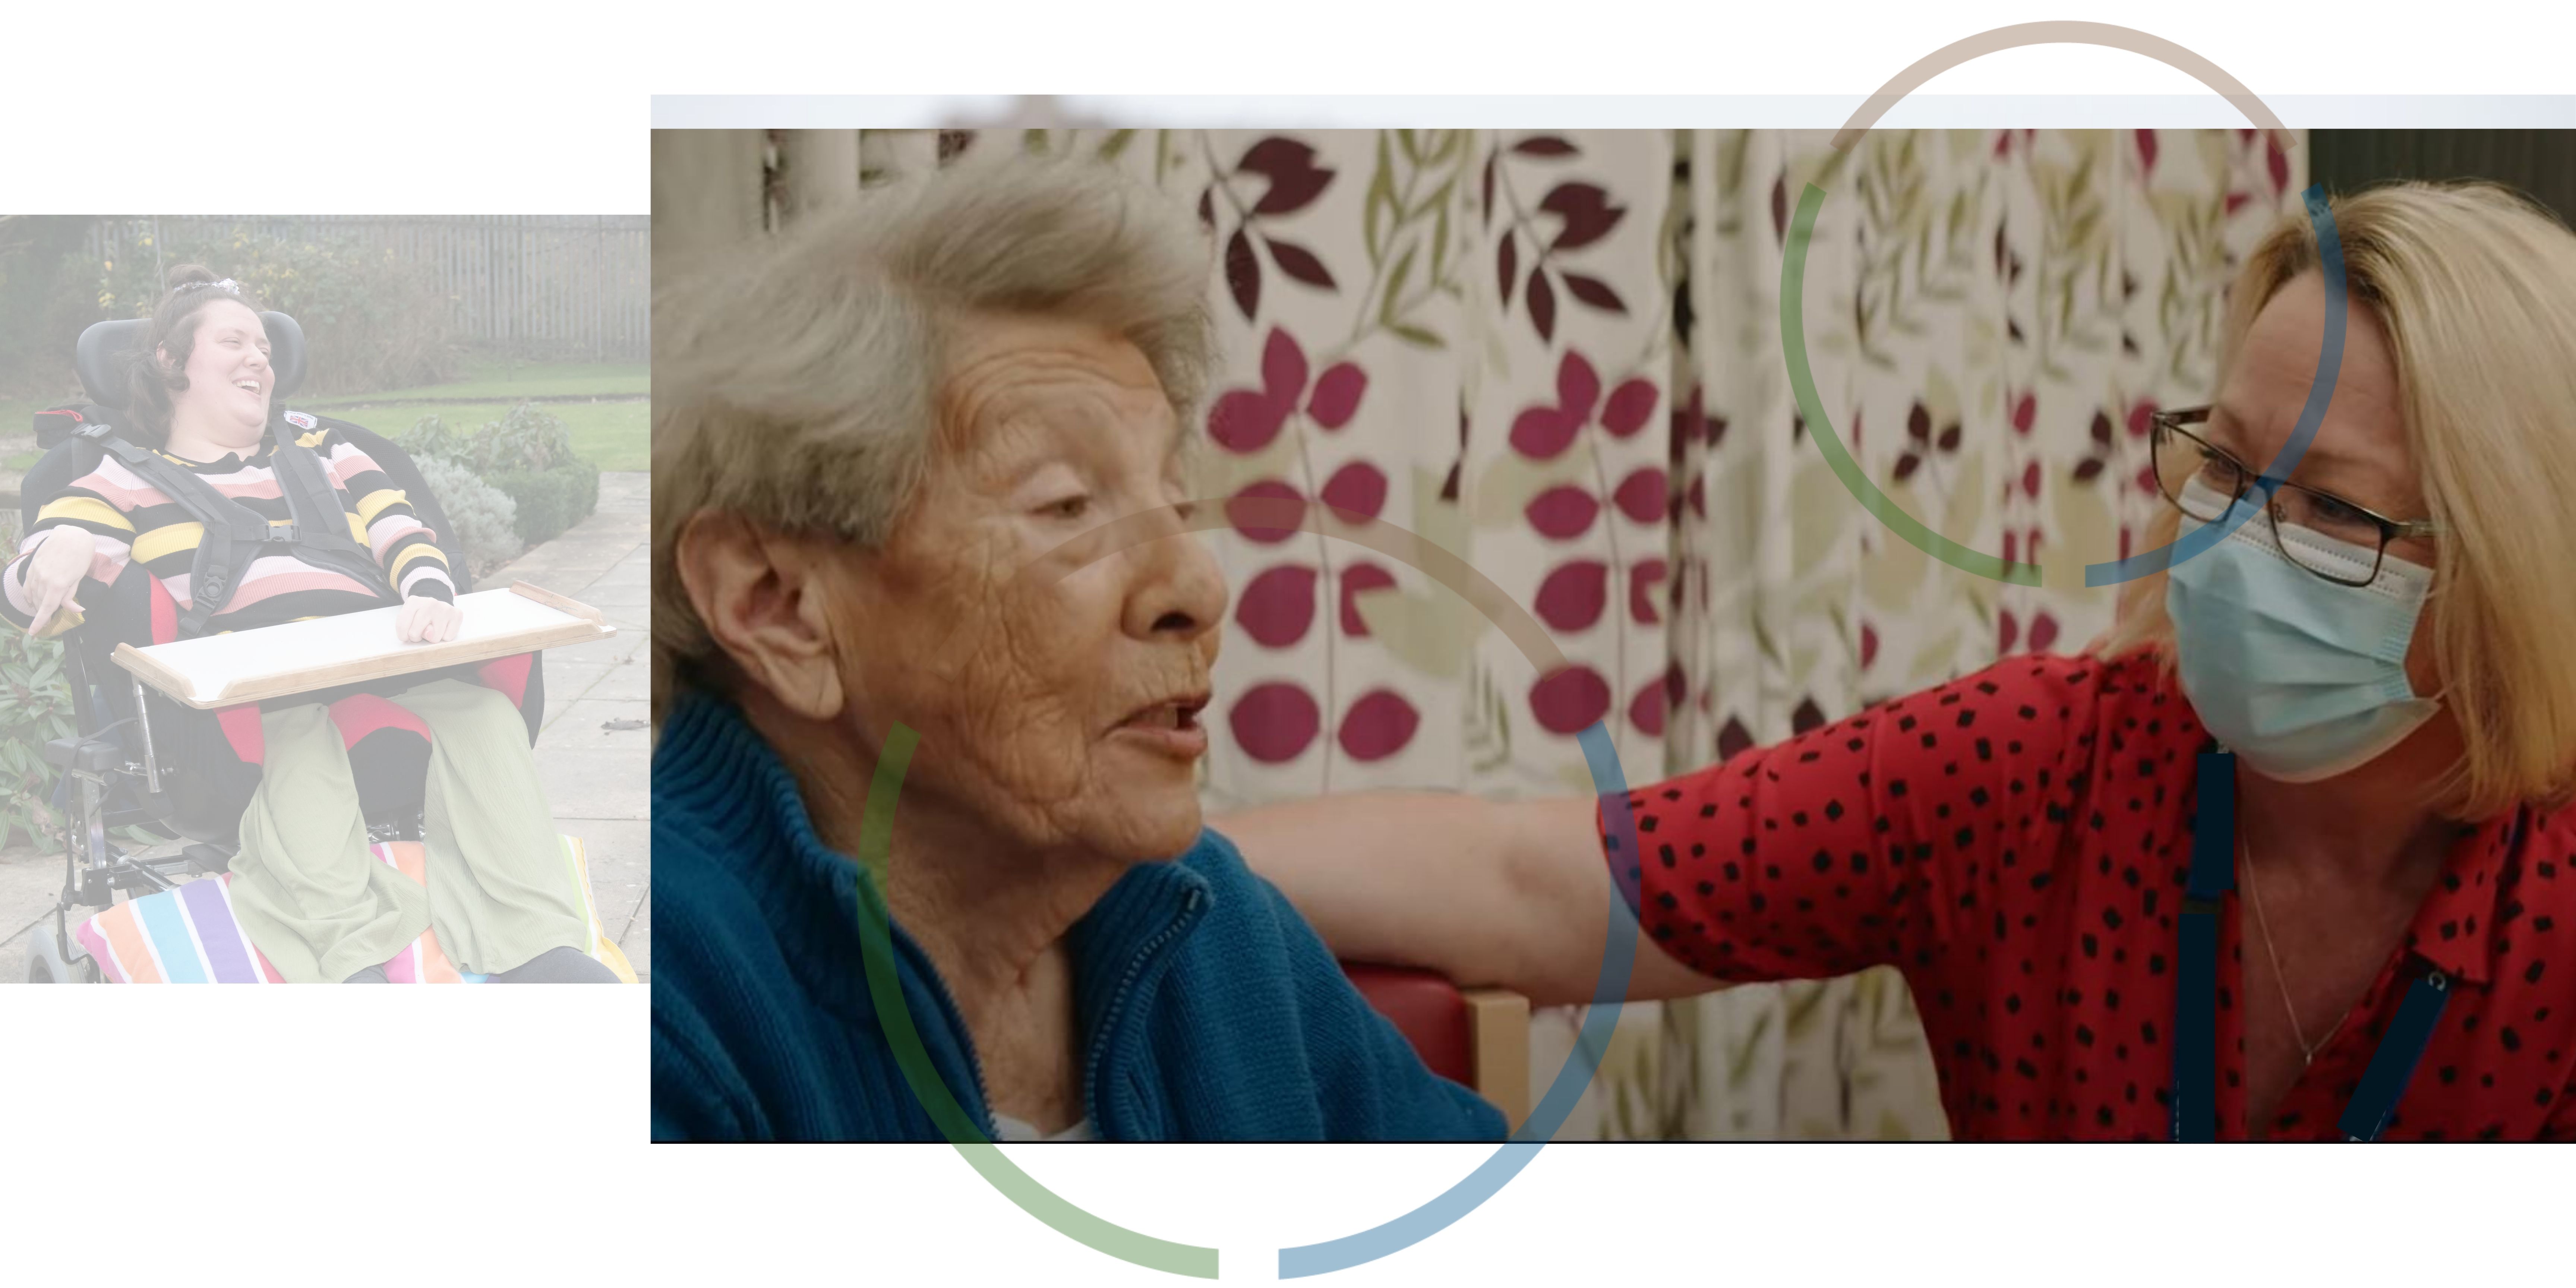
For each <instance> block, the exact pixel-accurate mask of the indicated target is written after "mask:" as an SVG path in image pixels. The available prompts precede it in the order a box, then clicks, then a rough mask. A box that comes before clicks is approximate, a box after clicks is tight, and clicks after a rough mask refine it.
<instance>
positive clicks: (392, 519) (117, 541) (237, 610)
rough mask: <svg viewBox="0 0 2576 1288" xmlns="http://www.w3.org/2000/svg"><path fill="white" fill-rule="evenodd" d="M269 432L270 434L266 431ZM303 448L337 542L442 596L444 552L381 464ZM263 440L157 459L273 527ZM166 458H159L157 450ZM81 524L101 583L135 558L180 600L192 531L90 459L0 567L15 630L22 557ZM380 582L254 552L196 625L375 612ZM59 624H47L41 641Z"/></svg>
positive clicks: (23, 621) (147, 488)
mask: <svg viewBox="0 0 2576 1288" xmlns="http://www.w3.org/2000/svg"><path fill="white" fill-rule="evenodd" d="M272 432H274V431H272ZM296 441H297V442H300V443H302V444H303V445H304V446H306V447H309V448H311V449H313V451H314V453H315V454H316V455H318V456H320V457H321V458H322V460H323V463H324V465H325V467H326V468H327V469H328V471H329V473H330V475H331V480H332V484H333V486H334V487H335V488H336V489H337V490H338V492H339V494H340V500H341V504H342V506H343V507H344V508H345V509H346V510H347V512H348V516H349V535H350V537H351V538H352V539H353V540H355V541H357V542H358V543H359V544H361V545H364V546H366V547H367V548H368V549H369V550H371V551H373V552H374V553H375V557H376V562H377V564H378V565H379V566H381V567H382V568H383V569H384V570H385V573H386V576H387V578H388V580H389V581H390V582H391V584H393V585H395V586H398V587H400V588H401V591H402V593H403V595H404V597H406V598H409V597H411V596H416V595H425V596H428V597H429V598H432V599H444V600H449V601H453V600H454V599H455V598H456V585H455V583H454V582H453V581H452V580H450V579H449V577H448V575H447V556H446V555H445V554H444V553H442V552H441V551H440V550H439V548H438V546H437V544H436V538H435V537H434V535H433V534H432V533H431V532H430V530H429V528H428V527H427V526H426V525H424V524H422V523H421V521H420V519H419V517H418V516H417V515H415V514H414V513H413V511H412V507H411V505H410V502H409V499H408V498H407V497H406V496H405V495H404V493H403V491H402V489H400V488H398V487H396V486H394V481H393V479H392V478H391V477H390V476H388V475H387V474H386V473H385V471H384V469H383V467H381V466H379V465H377V464H376V462H375V461H374V460H372V459H370V458H369V457H368V456H367V454H366V453H365V452H364V451H361V450H360V449H359V448H358V447H357V445H356V444H354V443H351V442H349V441H348V440H347V439H345V438H343V437H341V435H340V433H339V431H337V430H335V429H332V428H330V427H328V426H327V425H326V426H324V427H323V428H320V429H316V430H313V431H311V432H309V433H306V434H304V435H303V436H302V437H301V438H298V439H297V440H296ZM273 444H274V440H272V439H263V440H262V441H261V443H260V446H259V449H258V450H257V451H254V452H252V453H251V454H250V456H249V457H248V458H247V459H245V458H243V457H242V456H240V455H239V454H237V453H227V454H226V455H225V456H224V457H223V459H221V460H217V461H213V462H210V463H200V462H197V461H188V460H181V459H180V458H178V457H176V456H170V457H169V459H171V460H173V461H177V462H178V463H179V464H180V465H181V466H183V467H185V468H187V469H189V470H192V471H194V472H195V473H196V474H197V475H198V476H199V477H201V478H203V479H205V480H206V482H208V483H210V484H213V485H214V488H215V490H216V491H218V492H221V493H223V494H224V495H226V496H228V497H231V498H232V499H233V500H235V501H238V502H240V503H241V504H243V505H245V506H247V507H249V508H250V509H252V510H254V511H256V512H258V513H259V514H260V516H261V517H263V518H268V519H275V520H284V519H287V518H289V517H291V516H290V515H289V514H288V511H287V504H286V498H285V494H284V492H283V491H282V490H281V489H280V487H279V485H278V479H277V470H276V467H275V466H274V465H273V464H272V463H271V460H270V457H271V455H272V454H273V453H274V451H275V447H274V445H273ZM163 455H165V456H168V453H166V452H165V453H163ZM66 527H77V528H82V529H86V530H87V531H88V532H89V533H90V534H91V535H92V536H93V537H95V538H96V539H97V553H96V554H95V555H93V556H92V558H91V561H90V568H89V575H90V577H91V579H92V580H95V581H97V582H99V583H100V584H102V585H106V584H111V583H113V582H114V581H115V580H116V578H117V577H118V576H119V575H120V574H122V573H123V572H124V571H125V565H126V563H127V562H128V561H129V560H135V559H140V560H142V561H143V566H144V567H145V568H146V569H148V570H149V571H150V572H151V573H152V575H153V576H155V577H157V578H159V579H160V580H161V582H162V584H163V585H165V586H167V587H168V588H169V591H170V596H171V598H173V599H175V600H177V601H179V602H180V603H181V604H183V605H189V604H191V601H190V599H189V577H190V574H191V573H192V572H193V570H194V568H195V566H196V558H197V544H198V542H199V540H201V539H202V538H203V536H204V533H205V529H204V525H202V524H199V523H198V522H197V521H196V520H194V519H192V518H190V517H189V516H188V512H187V511H186V510H185V509H183V508H182V507H181V506H180V505H179V504H178V503H177V502H176V501H173V500H171V499H170V498H169V497H168V496H165V495H163V494H162V492H161V490H160V489H158V488H155V487H153V486H152V485H151V484H149V483H147V482H145V481H144V480H143V478H142V477H141V476H140V475H137V474H136V473H135V472H134V471H133V470H131V469H129V468H128V467H127V466H126V464H125V463H124V462H123V461H120V460H118V459H116V457H114V456H112V455H105V454H102V455H101V456H100V457H99V462H98V465H97V467H96V468H94V469H92V470H91V471H90V472H89V473H87V474H84V475H82V476H81V477H79V478H77V479H75V480H73V481H72V484H71V486H70V487H69V488H66V489H65V490H64V491H63V492H62V493H61V494H60V495H58V496H56V497H54V498H53V499H51V500H49V501H47V502H45V505H44V508H43V509H42V510H39V511H38V512H37V514H36V522H35V524H34V525H33V526H32V527H31V528H30V529H29V531H28V533H27V539H26V540H25V542H23V543H22V544H21V545H20V546H19V548H18V556H17V558H16V559H14V560H12V561H11V562H10V565H9V567H8V569H7V570H6V571H5V572H0V590H5V592H6V594H5V596H0V598H4V599H5V603H0V613H4V614H5V615H6V616H7V617H8V619H9V620H10V621H11V622H12V623H14V624H16V625H17V626H18V627H20V628H21V629H24V628H25V627H26V625H27V623H28V622H29V621H31V620H32V619H33V617H34V607H35V604H34V597H33V596H32V595H31V594H30V593H29V592H28V590H27V584H26V582H27V561H28V558H29V557H30V556H32V555H33V554H34V553H35V552H36V551H38V550H40V549H43V548H44V544H45V541H46V539H47V538H49V537H50V536H52V535H53V533H54V532H55V531H57V530H59V529H62V528H66ZM383 602H384V601H383V598H382V590H381V587H377V588H369V587H366V586H362V585H360V584H359V583H358V582H357V581H356V580H355V579H353V578H351V577H350V576H349V575H348V574H346V573H343V572H339V571H336V570H333V569H327V568H323V567H320V566H318V565H315V564H311V563H307V562H305V561H304V560H303V559H301V558H297V557H295V556H293V555H286V554H277V555H263V556H261V557H259V558H257V559H254V560H252V561H251V564H250V567H249V569H248V570H247V571H246V572H245V573H244V574H243V576H242V580H241V586H240V589H238V590H236V591H234V592H233V597H232V600H231V602H229V603H227V604H226V605H225V606H224V611H223V612H221V613H219V614H217V615H216V616H215V617H214V618H213V619H211V620H210V621H208V622H207V624H206V630H207V632H208V633H209V634H213V633H217V632H222V631H239V630H249V629H251V628H253V627H259V626H275V625H277V624H279V623H281V622H291V621H300V620H303V619H305V618H310V617H329V616H333V615H336V614H339V613H349V612H358V611H361V610H364V609H369V608H377V607H381V606H382V605H383ZM65 629H69V625H68V623H67V622H66V621H65V619H63V618H60V617H57V618H56V621H55V624H54V625H52V626H49V627H48V628H47V629H46V632H45V633H46V634H47V635H53V634H57V633H59V632H60V631H62V630H65Z"/></svg>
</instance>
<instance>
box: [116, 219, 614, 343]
mask: <svg viewBox="0 0 2576 1288" xmlns="http://www.w3.org/2000/svg"><path fill="white" fill-rule="evenodd" d="M156 225H157V226H158V227H159V229H160V230H161V236H157V237H152V244H153V245H154V246H159V245H163V244H166V243H167V242H168V241H169V240H171V239H174V238H175V239H181V240H199V239H204V238H211V237H215V236H219V235H223V234H227V233H230V232H232V231H233V230H236V229H239V230H245V231H248V232H250V233H252V234H254V235H258V236H273V237H280V238H285V239H289V240H321V239H343V238H345V239H348V240H350V241H354V242H355V243H357V244H358V245H359V246H360V247H363V248H365V249H370V250H373V249H379V248H390V249H391V250H392V251H393V252H394V254H395V255H397V256H399V257H400V258H402V259H403V260H405V261H408V262H411V263H415V264H418V265H420V266H421V267H422V268H424V269H425V270H427V272H428V273H429V276H430V282H431V284H432V285H433V286H434V287H436V288H437V290H438V292H439V293H440V294H442V295H444V296H446V297H447V298H448V300H449V304H450V307H451V308H453V309H454V310H455V314H454V317H453V323H454V326H455V328H456V335H457V338H458V339H460V340H465V341H468V342H471V343H474V344H477V345H481V346H485V347H489V348H494V349H498V350H501V351H503V352H507V353H513V354H519V355H522V356H527V357H552V358H589V359H592V360H596V361H626V362H644V361H648V360H649V358H650V355H651V338H650V329H649V321H648V320H649V318H650V316H651V307H652V305H651V290H652V286H651V283H652V221H651V220H650V219H648V218H646V217H645V216H642V215H452V216H437V215H427V216H383V215H314V216H304V217H298V218H277V217H269V216H232V215H184V216H170V215H162V216H153V217H148V218H103V219H100V220H99V221H98V222H97V224H96V225H94V226H93V227H92V228H91V230H90V246H89V248H90V250H91V252H92V254H93V258H95V259H98V260H102V261H104V260H112V259H115V258H118V257H119V256H121V255H123V254H125V253H127V252H129V251H133V252H134V253H138V254H139V253H142V252H141V251H137V250H135V249H134V248H136V247H139V246H141V245H142V239H143V238H145V237H147V236H151V234H152V232H153V229H154V228H155V226H156Z"/></svg>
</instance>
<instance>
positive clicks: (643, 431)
mask: <svg viewBox="0 0 2576 1288" xmlns="http://www.w3.org/2000/svg"><path fill="white" fill-rule="evenodd" d="M299 405H300V404H299ZM513 405H514V404H511V403H506V402H492V403H466V404H463V405H459V404H456V403H389V402H370V403H366V404H364V405H361V406H351V407H327V408H326V407H316V408H315V409H314V410H315V411H317V412H319V413H320V414H322V415H325V416H330V417H333V418H334V419H338V420H346V421H354V422H356V423H358V424H360V425H364V426H366V427H367V428H369V429H372V430H374V431H376V432H377V433H379V434H382V435H384V436H385V437H387V438H401V437H402V436H403V435H404V434H405V433H406V432H408V431H409V430H410V429H411V427H412V426H413V425H415V424H418V423H419V422H420V418H421V417H423V416H436V417H438V418H439V419H441V420H444V421H446V422H447V424H448V427H449V428H450V429H457V430H463V431H466V432H468V433H470V432H472V431H474V430H476V429H479V428H481V427H482V426H483V423H484V422H485V421H493V420H499V419H501V418H502V417H503V416H506V415H508V414H509V413H510V408H511V407H512V406H513ZM538 406H539V407H540V409H542V410H543V411H545V412H546V413H547V414H548V415H551V416H554V417H556V418H558V419H560V420H562V421H563V423H564V428H566V429H568V430H570V431H572V450H573V451H574V452H575V453H576V454H578V455H579V456H580V457H581V458H582V459H583V460H586V461H589V462H591V463H592V464H594V465H597V466H598V467H599V468H601V469H603V470H642V469H650V468H651V467H652V466H651V461H652V455H653V451H652V435H653V405H652V404H651V403H646V402H636V401H621V402H557V403H540V404H538Z"/></svg>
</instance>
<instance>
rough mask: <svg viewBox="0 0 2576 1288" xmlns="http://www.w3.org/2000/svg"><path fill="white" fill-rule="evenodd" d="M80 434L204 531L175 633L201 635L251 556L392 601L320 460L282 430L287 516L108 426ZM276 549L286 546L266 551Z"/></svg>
mask: <svg viewBox="0 0 2576 1288" xmlns="http://www.w3.org/2000/svg"><path fill="white" fill-rule="evenodd" d="M80 432H81V434H82V436H83V437H86V438H91V439H94V440H96V441H97V442H98V444H99V445H100V446H101V447H103V448H105V449H106V450H107V451H109V452H111V453H113V454H114V455H115V456H116V458H117V459H118V460H120V461H123V462H125V464H126V467H127V468H129V469H131V470H133V471H134V472H135V473H136V474H139V475H141V476H142V477H143V478H144V479H145V480H146V481H147V482H149V483H151V484H152V486H154V487H156V488H159V489H160V490H161V492H162V494H163V495H165V496H168V497H169V498H170V499H171V500H172V501H174V502H176V503H178V505H179V508H181V509H183V510H186V511H187V512H188V516H189V517H190V518H193V519H195V520H196V521H197V522H198V523H199V524H200V525H202V526H203V528H204V530H205V531H204V535H203V536H202V537H200V538H199V539H198V541H197V557H196V562H195V563H194V564H193V565H192V566H191V568H190V569H189V574H188V608H187V610H186V611H184V612H182V613H180V614H179V638H181V639H194V638H196V637H198V636H200V635H203V634H204V633H205V630H206V623H207V622H208V621H210V620H212V619H213V618H214V617H215V616H216V615H217V614H219V613H221V612H223V611H224V606H225V605H226V604H228V603H230V602H232V597H233V592H234V591H235V590H237V589H239V588H240V586H241V582H242V578H243V577H244V576H245V575H246V574H247V573H248V572H249V571H250V565H251V561H252V560H255V559H257V558H259V557H260V556H261V555H263V554H271V553H275V554H285V553H292V554H293V555H294V556H295V557H296V558H299V559H302V560H303V561H305V562H306V563H310V564H313V565H315V566H317V567H322V568H328V569H330V570H332V571H334V572H338V573H341V574H344V575H346V576H348V577H351V578H353V579H355V580H356V581H357V583H358V584H359V585H361V586H366V587H368V588H369V589H372V590H377V591H379V592H380V593H381V594H382V595H383V597H384V599H385V601H386V602H387V603H392V602H394V600H395V596H394V594H393V587H392V583H391V582H390V581H388V580H387V579H386V577H385V572H384V569H382V568H380V567H378V566H377V564H376V560H375V554H374V552H372V551H370V550H369V549H368V548H367V547H365V546H363V545H360V544H359V543H358V541H357V540H356V539H355V538H353V537H352V536H350V534H349V511H348V508H347V507H346V506H344V505H343V504H341V501H340V493H339V489H337V488H335V487H333V486H332V485H331V477H330V474H329V473H328V472H327V471H326V470H325V469H324V468H323V465H322V458H321V457H319V456H317V455H315V454H314V452H313V449H311V448H309V447H306V446H304V445H303V444H302V443H299V442H297V441H295V439H294V437H293V436H292V435H291V433H290V432H289V431H287V430H286V429H283V428H279V429H276V430H274V431H273V432H274V433H275V436H276V447H275V448H274V449H273V450H272V451H271V453H270V455H269V463H270V464H271V466H272V467H274V468H275V469H276V471H277V483H278V491H279V493H280V494H281V495H283V496H284V497H285V499H286V509H287V513H288V514H289V515H290V516H292V517H290V518H288V519H286V520H283V521H278V520H272V519H269V518H266V517H264V516H262V515H261V514H260V513H259V512H258V511H256V510H253V509H251V508H250V507H249V506H246V505H243V504H242V503H241V502H239V501H235V500H233V499H232V498H231V497H228V496H225V495H224V494H223V493H221V492H218V491H216V490H215V487H214V485H213V484H211V483H208V482H206V481H205V480H204V479H202V478H200V477H198V476H197V474H196V472H195V471H193V470H190V469H188V468H186V467H185V466H182V465H180V464H179V463H178V462H176V461H173V460H171V459H170V458H169V457H166V456H163V455H162V454H160V453H159V452H155V451H151V450H148V449H146V448H142V447H137V446H135V445H134V444H132V443H129V442H126V441H125V440H124V439H121V438H118V437H116V436H115V431H114V430H113V429H112V428H111V427H109V426H107V425H103V424H92V425H86V426H83V427H82V429H81V431H80ZM278 546H283V547H286V548H287V549H285V550H272V549H271V547H278Z"/></svg>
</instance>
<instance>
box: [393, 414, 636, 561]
mask: <svg viewBox="0 0 2576 1288" xmlns="http://www.w3.org/2000/svg"><path fill="white" fill-rule="evenodd" d="M400 442H401V446H402V449H403V450H404V451H407V452H409V453H411V454H412V457H413V459H415V460H421V461H428V460H446V461H452V462H455V463H456V464H458V465H461V466H463V467H465V468H466V469H468V470H470V471H472V472H473V473H475V474H477V475H480V476H481V477H482V480H483V481H484V482H485V483H488V484H490V485H491V486H492V487H494V488H496V489H498V490H499V491H500V492H501V493H502V494H503V495H504V496H506V497H507V498H508V499H509V500H510V501H511V502H512V503H513V505H514V507H515V509H516V519H515V525H514V528H513V530H514V531H515V532H516V533H517V535H518V538H519V540H520V541H522V542H524V543H526V544H527V545H530V546H534V545H540V544H543V543H545V542H548V541H552V540H554V539H555V537H556V536H558V535H560V534H561V533H562V532H563V530H564V529H566V528H569V527H571V526H572V525H574V524H576V523H579V522H581V521H582V520H584V519H587V518H589V517H590V514H591V512H592V511H593V510H596V509H598V508H599V467H598V466H596V465H593V464H591V463H590V462H588V461H585V460H582V459H580V458H579V457H576V456H574V455H573V452H572V431H571V430H569V429H567V428H566V427H565V425H564V423H563V421H562V420H560V419H558V418H556V417H555V416H553V415H551V414H549V413H547V412H546V411H544V410H543V409H542V408H539V407H538V406H537V405H536V404H535V403H521V404H519V405H518V406H516V407H513V408H511V409H510V414H509V415H507V416H504V417H502V418H501V419H499V420H496V421H489V422H486V423H485V424H484V426H483V427H482V428H481V429H479V430H476V431H474V432H473V433H472V434H463V433H459V432H457V431H456V430H455V429H452V428H450V427H449V426H448V424H447V422H445V421H443V420H440V419H439V418H438V417H436V416H424V417H422V418H421V419H420V422H419V423H418V424H415V425H413V426H412V427H411V429H410V431H409V432H407V433H405V434H404V435H403V436H402V439H401V440H400ZM431 487H432V490H435V491H438V493H439V499H440V500H441V501H444V500H446V496H447V494H446V492H445V490H443V489H440V488H438V486H437V485H436V484H435V483H433V484H432V485H431ZM450 518H454V516H453V515H451V516H450ZM456 522H457V523H459V524H460V525H461V524H462V523H463V522H464V521H463V520H461V519H458V520H456Z"/></svg>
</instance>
